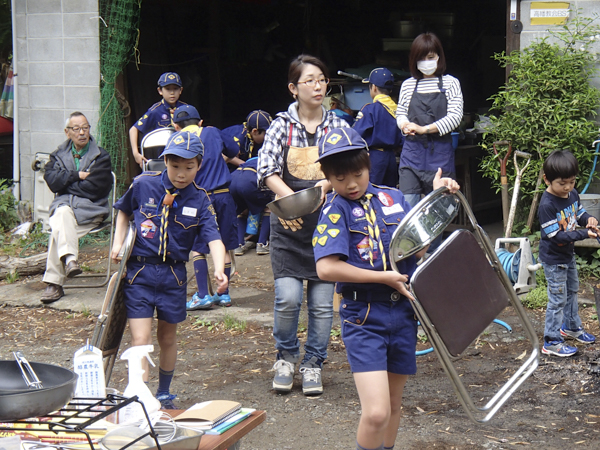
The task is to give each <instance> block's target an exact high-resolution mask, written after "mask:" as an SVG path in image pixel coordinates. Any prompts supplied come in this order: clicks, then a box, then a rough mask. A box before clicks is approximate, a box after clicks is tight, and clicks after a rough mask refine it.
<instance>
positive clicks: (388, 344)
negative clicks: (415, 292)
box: [339, 298, 417, 375]
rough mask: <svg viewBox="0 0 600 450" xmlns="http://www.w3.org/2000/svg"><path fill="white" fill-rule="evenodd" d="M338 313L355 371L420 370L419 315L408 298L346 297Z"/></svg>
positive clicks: (351, 365) (348, 353)
mask: <svg viewBox="0 0 600 450" xmlns="http://www.w3.org/2000/svg"><path fill="white" fill-rule="evenodd" d="M339 313H340V320H341V322H342V339H343V340H344V344H345V346H346V354H347V356H348V362H349V363H350V369H351V370H352V372H353V373H356V372H374V371H376V370H385V371H387V372H390V373H395V374H398V375H414V374H415V373H417V357H416V355H415V351H416V348H417V319H416V317H415V312H414V310H413V308H412V306H411V305H410V301H409V300H407V299H401V300H399V301H397V302H392V301H387V302H372V303H367V302H361V301H355V300H348V299H346V298H344V299H342V302H341V304H340V311H339Z"/></svg>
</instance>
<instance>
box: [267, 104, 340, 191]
mask: <svg viewBox="0 0 600 450" xmlns="http://www.w3.org/2000/svg"><path fill="white" fill-rule="evenodd" d="M296 105H297V103H292V104H291V105H290V107H289V108H288V110H287V111H286V112H280V113H279V114H277V118H276V119H275V120H274V121H273V122H272V123H271V126H270V127H269V129H268V130H267V134H266V135H265V141H264V143H263V146H262V147H261V148H260V150H259V151H258V167H257V170H256V171H257V177H258V187H259V188H261V189H266V185H265V178H267V177H269V176H271V175H273V174H274V173H278V174H279V175H280V176H282V174H283V167H284V165H285V161H284V160H283V152H284V148H285V147H286V146H287V143H288V138H289V136H288V134H289V132H290V123H292V124H293V126H292V136H291V146H292V147H299V148H304V147H308V146H309V145H308V137H307V135H306V128H305V127H304V125H302V124H301V123H300V122H299V120H298V114H297V109H296V108H297V106H296ZM323 112H324V120H323V122H321V124H319V126H318V127H317V130H316V132H315V145H316V143H317V142H319V139H320V138H321V137H322V136H323V135H324V134H325V133H326V132H325V129H327V131H329V130H331V129H332V128H343V127H348V126H349V125H348V123H347V122H346V121H345V120H344V119H341V118H339V117H338V116H337V115H336V114H335V113H334V112H333V111H325V108H323Z"/></svg>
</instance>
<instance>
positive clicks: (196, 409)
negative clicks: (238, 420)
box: [174, 400, 242, 430]
mask: <svg viewBox="0 0 600 450" xmlns="http://www.w3.org/2000/svg"><path fill="white" fill-rule="evenodd" d="M241 407H242V405H241V404H240V403H238V402H234V401H231V400H211V401H207V402H201V403H196V404H195V405H193V406H190V407H189V408H188V409H186V410H185V411H184V412H182V413H181V414H180V415H178V416H177V417H175V419H174V420H175V423H177V425H178V426H182V427H186V428H194V429H197V430H209V429H211V428H213V427H215V426H217V425H219V424H220V423H221V422H224V421H225V420H227V419H228V418H230V417H231V416H232V415H234V414H236V413H237V412H238V411H239V410H240V409H241Z"/></svg>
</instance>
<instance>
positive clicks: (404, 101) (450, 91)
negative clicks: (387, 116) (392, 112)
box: [396, 75, 463, 136]
mask: <svg viewBox="0 0 600 450" xmlns="http://www.w3.org/2000/svg"><path fill="white" fill-rule="evenodd" d="M416 82H417V80H416V79H415V78H413V77H411V78H409V79H407V80H405V81H404V82H403V83H402V86H401V87H400V95H399V96H398V109H396V123H397V124H398V126H400V124H401V123H404V122H409V120H408V106H409V105H410V100H411V99H412V96H413V92H414V90H415V84H416ZM442 85H443V86H444V89H445V90H446V99H447V100H448V109H447V115H446V116H445V117H441V118H440V119H438V120H436V121H435V122H434V124H435V126H436V127H437V129H438V130H439V132H440V136H443V135H444V134H447V133H450V132H451V131H452V130H454V129H455V128H456V127H458V125H460V121H461V120H462V116H463V95H462V90H461V89H460V82H459V81H458V79H456V78H454V77H453V76H452V75H443V76H442ZM417 92H419V93H422V94H431V93H434V92H440V89H439V79H438V78H437V77H434V78H423V79H421V80H419V86H418V88H417Z"/></svg>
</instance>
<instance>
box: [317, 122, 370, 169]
mask: <svg viewBox="0 0 600 450" xmlns="http://www.w3.org/2000/svg"><path fill="white" fill-rule="evenodd" d="M362 149H365V150H368V149H369V148H368V146H367V143H366V142H365V140H364V139H363V138H361V137H360V134H358V132H357V131H356V130H355V129H354V128H334V129H333V130H331V131H329V132H328V133H327V134H326V135H325V136H323V137H322V138H321V139H320V140H319V157H318V158H317V161H320V160H322V159H323V158H327V157H328V156H331V155H336V154H338V153H342V152H348V151H350V150H362Z"/></svg>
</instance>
